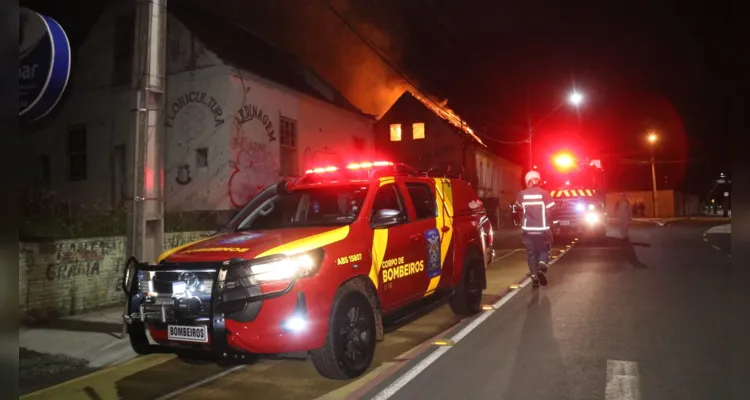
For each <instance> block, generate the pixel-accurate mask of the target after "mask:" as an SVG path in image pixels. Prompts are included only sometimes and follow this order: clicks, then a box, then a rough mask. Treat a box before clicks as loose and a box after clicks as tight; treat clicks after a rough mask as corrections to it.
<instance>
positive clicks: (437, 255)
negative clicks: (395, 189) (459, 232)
mask: <svg viewBox="0 0 750 400" xmlns="http://www.w3.org/2000/svg"><path fill="white" fill-rule="evenodd" d="M404 187H405V189H406V192H407V193H408V195H409V199H410V202H409V205H410V207H411V208H410V211H409V212H410V222H409V224H410V225H412V226H413V230H414V231H415V235H417V236H419V237H420V240H419V243H418V245H417V246H415V250H416V255H415V257H416V258H417V259H418V260H420V261H421V260H424V266H425V268H424V269H425V270H424V273H422V274H420V275H419V278H420V281H419V282H415V283H418V284H419V285H420V286H419V290H417V291H416V293H415V296H418V297H424V296H427V295H430V294H432V293H434V292H435V290H436V289H438V288H440V287H444V286H445V285H450V284H451V277H452V274H453V256H452V250H453V246H452V245H451V243H452V239H453V223H452V221H453V216H452V213H453V205H452V197H453V196H452V188H451V184H450V180H448V179H441V178H437V179H434V180H433V181H432V182H426V181H424V180H419V179H405V180H404Z"/></svg>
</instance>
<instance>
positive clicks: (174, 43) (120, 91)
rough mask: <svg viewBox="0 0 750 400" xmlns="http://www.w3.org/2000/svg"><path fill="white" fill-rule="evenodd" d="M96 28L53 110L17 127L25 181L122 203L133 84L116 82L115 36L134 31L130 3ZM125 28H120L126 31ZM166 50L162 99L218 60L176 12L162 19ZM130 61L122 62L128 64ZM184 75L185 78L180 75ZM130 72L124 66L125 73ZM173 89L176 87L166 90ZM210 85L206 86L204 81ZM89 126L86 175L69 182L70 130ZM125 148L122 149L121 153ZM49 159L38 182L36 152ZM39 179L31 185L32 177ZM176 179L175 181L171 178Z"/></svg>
mask: <svg viewBox="0 0 750 400" xmlns="http://www.w3.org/2000/svg"><path fill="white" fill-rule="evenodd" d="M115 3H116V4H115V5H113V6H112V7H110V8H109V9H108V10H106V11H105V12H104V13H103V14H102V16H101V17H100V18H99V21H98V22H97V23H96V24H95V25H94V27H93V28H92V30H91V31H90V34H89V35H88V37H87V38H86V40H85V41H84V42H83V43H82V44H81V46H80V47H79V48H78V49H77V57H76V59H74V60H73V66H72V71H71V80H70V84H69V86H68V88H67V89H66V93H65V95H64V96H63V99H62V100H61V102H60V104H58V106H57V107H56V109H55V110H54V111H53V112H52V113H51V114H50V115H49V116H47V117H45V118H44V119H43V120H42V121H39V122H36V123H30V124H26V125H24V126H23V127H22V131H23V133H24V135H22V137H23V141H24V145H25V150H26V151H27V152H28V154H27V156H26V157H22V159H23V160H24V162H26V163H27V164H26V168H22V170H23V171H24V172H26V173H25V174H23V175H22V176H21V178H22V179H23V181H22V183H23V184H25V185H31V184H37V185H40V184H43V185H45V186H48V187H49V188H51V189H53V190H54V191H56V192H58V193H59V194H60V195H61V196H62V197H64V198H67V199H70V200H71V201H73V202H74V203H79V204H89V205H90V204H96V203H99V204H102V205H105V206H111V205H114V204H116V203H119V202H121V201H122V199H123V198H126V197H128V196H130V195H129V193H130V192H131V188H132V173H131V172H130V171H132V162H131V160H132V158H133V154H132V151H133V149H132V146H129V137H130V135H131V132H132V131H133V126H134V123H135V114H134V113H133V112H132V110H133V109H134V107H135V105H134V104H135V99H134V97H133V94H132V93H131V90H130V81H129V78H128V77H127V76H126V77H125V79H124V80H123V79H116V78H115V76H116V73H115V72H116V68H115V48H116V47H117V42H116V38H117V37H122V36H126V37H127V36H128V35H131V34H132V32H130V31H127V29H125V28H127V27H130V28H131V29H132V27H131V26H129V24H128V23H123V21H127V19H126V16H128V15H130V12H132V11H133V2H132V1H122V2H115ZM123 27H125V28H123ZM167 37H168V45H167V49H168V55H167V71H168V74H170V75H169V76H168V77H167V92H168V93H167V102H168V103H167V104H168V106H169V105H170V104H172V103H171V102H170V101H171V100H172V99H173V98H174V97H176V96H179V95H180V93H181V92H183V91H185V90H186V88H189V87H191V85H190V82H192V81H195V80H196V79H198V78H202V76H201V75H205V74H209V75H210V72H202V71H201V70H202V69H204V68H211V67H213V66H216V65H220V64H221V62H220V60H219V59H218V58H217V57H216V55H215V54H213V53H211V52H209V51H208V50H206V48H205V47H204V46H203V45H202V44H201V43H199V42H198V41H197V40H196V39H195V37H194V36H193V35H192V34H191V33H190V32H189V31H187V30H186V29H185V27H184V26H183V25H182V24H181V23H180V22H179V21H177V20H176V19H175V18H174V17H172V16H169V17H168V22H167ZM126 64H127V63H126ZM184 71H193V72H189V73H187V74H186V75H183V74H181V72H184ZM126 72H127V71H126ZM172 86H174V90H172V91H170V88H172ZM209 86H210V85H209ZM77 125H80V126H83V127H85V128H86V141H87V143H86V163H87V167H88V168H87V176H86V179H83V180H77V181H71V180H70V179H69V175H68V174H69V158H68V154H67V131H68V129H69V128H70V127H73V126H77ZM123 151H124V152H123ZM43 156H44V157H48V159H49V167H50V168H49V173H50V181H49V182H46V183H44V182H39V181H37V179H38V177H39V176H40V175H42V174H41V171H40V168H41V163H40V160H41V157H43ZM35 181H36V182H35ZM172 181H174V180H172Z"/></svg>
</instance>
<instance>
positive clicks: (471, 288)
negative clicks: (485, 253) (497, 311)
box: [450, 251, 484, 317]
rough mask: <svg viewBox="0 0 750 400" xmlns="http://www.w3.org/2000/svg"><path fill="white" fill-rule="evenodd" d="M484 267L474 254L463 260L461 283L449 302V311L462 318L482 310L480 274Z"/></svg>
mask: <svg viewBox="0 0 750 400" xmlns="http://www.w3.org/2000/svg"><path fill="white" fill-rule="evenodd" d="M483 268H484V265H483V263H482V260H481V258H480V257H479V256H477V254H476V252H473V251H472V252H469V253H468V254H467V257H466V259H465V260H464V266H463V274H462V278H461V283H460V284H459V285H458V287H457V288H456V292H455V293H454V295H453V297H451V300H450V306H451V310H452V311H453V313H454V314H456V315H458V316H462V317H467V316H471V315H475V314H476V313H478V312H479V311H480V310H481V309H482V291H483V289H482V274H483V273H484V271H483Z"/></svg>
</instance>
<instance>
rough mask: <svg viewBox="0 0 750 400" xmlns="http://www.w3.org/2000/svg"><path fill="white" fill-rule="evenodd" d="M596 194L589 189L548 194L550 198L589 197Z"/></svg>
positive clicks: (556, 191) (554, 191)
mask: <svg viewBox="0 0 750 400" xmlns="http://www.w3.org/2000/svg"><path fill="white" fill-rule="evenodd" d="M595 193H596V190H591V189H566V190H553V191H551V192H550V193H549V194H550V196H552V197H576V196H580V197H591V196H593V195H594V194H595Z"/></svg>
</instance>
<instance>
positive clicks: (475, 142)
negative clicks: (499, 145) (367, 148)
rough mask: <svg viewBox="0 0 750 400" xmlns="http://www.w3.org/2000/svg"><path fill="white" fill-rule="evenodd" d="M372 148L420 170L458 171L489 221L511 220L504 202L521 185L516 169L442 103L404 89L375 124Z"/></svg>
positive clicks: (504, 222)
mask: <svg viewBox="0 0 750 400" xmlns="http://www.w3.org/2000/svg"><path fill="white" fill-rule="evenodd" d="M375 152H376V154H378V155H379V156H380V157H383V158H387V159H389V160H391V161H396V162H403V163H404V164H407V165H410V166H412V167H414V168H417V169H419V170H421V171H428V170H434V171H436V172H446V171H447V172H450V173H452V174H461V175H462V177H464V178H465V179H467V180H468V181H469V182H471V184H472V185H473V186H474V187H475V188H476V189H477V192H478V193H479V196H480V197H481V198H482V199H483V200H484V202H485V205H486V206H487V208H488V210H489V211H490V213H491V214H492V216H493V224H496V225H497V226H508V225H509V224H510V223H511V222H510V215H509V206H510V204H511V203H512V202H513V201H514V199H515V195H516V193H518V191H519V190H520V189H521V187H520V183H521V173H522V169H521V167H520V166H518V165H515V164H513V163H511V162H509V161H507V160H505V159H503V158H501V157H499V156H497V155H495V154H493V153H492V152H490V151H489V150H488V149H487V146H486V145H485V144H484V143H483V142H482V140H481V139H480V138H479V137H478V136H477V135H476V134H474V132H473V130H472V129H471V128H470V127H469V126H468V124H466V122H465V121H463V120H462V119H461V118H459V117H458V116H457V115H455V114H454V113H453V112H452V111H450V110H449V109H447V108H445V107H444V106H438V105H436V104H435V103H434V102H432V101H430V100H427V99H425V98H423V97H422V96H419V95H417V94H414V93H411V92H409V91H407V92H404V94H403V95H402V96H401V97H400V98H399V99H398V100H397V101H396V102H395V103H394V104H393V105H392V106H391V108H390V109H389V110H388V111H387V112H386V113H385V114H384V115H383V116H382V117H381V118H380V120H379V121H378V122H377V123H376V124H375Z"/></svg>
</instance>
